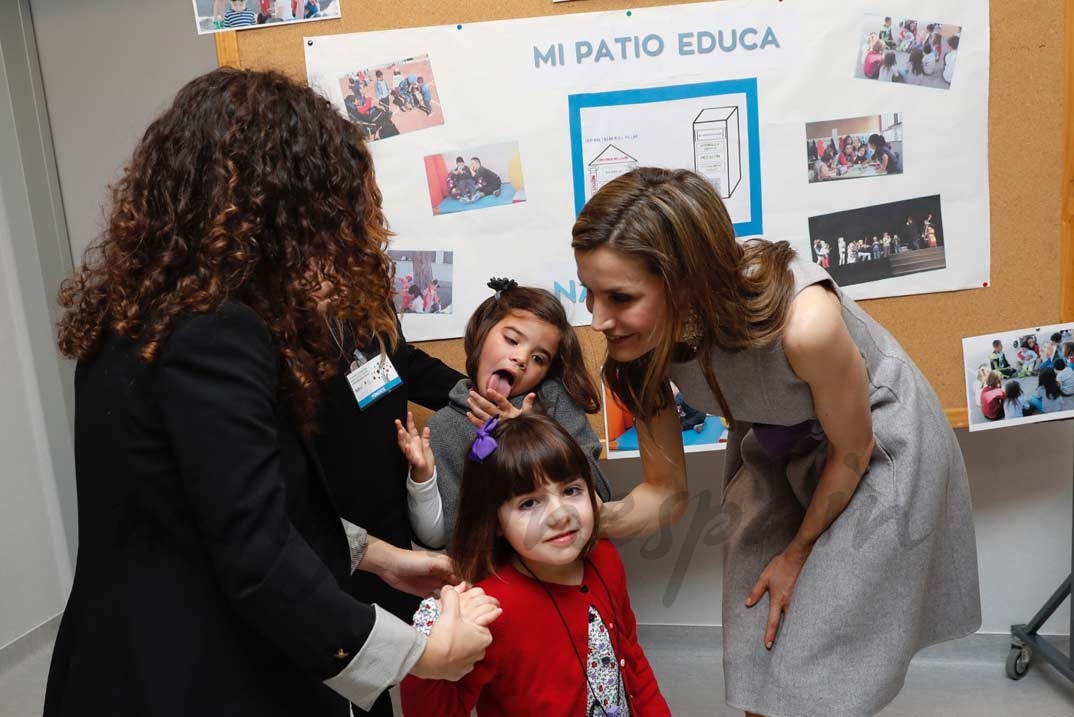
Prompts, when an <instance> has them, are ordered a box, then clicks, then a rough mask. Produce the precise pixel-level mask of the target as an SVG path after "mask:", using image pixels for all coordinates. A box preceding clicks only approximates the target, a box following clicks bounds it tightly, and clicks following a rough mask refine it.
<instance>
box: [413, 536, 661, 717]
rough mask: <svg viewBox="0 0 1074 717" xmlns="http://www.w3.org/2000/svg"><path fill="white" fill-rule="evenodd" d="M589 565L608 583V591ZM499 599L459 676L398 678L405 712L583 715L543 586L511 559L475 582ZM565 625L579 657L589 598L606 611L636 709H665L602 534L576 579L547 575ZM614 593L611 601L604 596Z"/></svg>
mask: <svg viewBox="0 0 1074 717" xmlns="http://www.w3.org/2000/svg"><path fill="white" fill-rule="evenodd" d="M594 567H595V568H596V570H597V571H598V572H599V573H600V577H602V578H604V582H605V583H607V585H608V591H605V589H604V586H603V585H602V584H601V581H600V578H598V577H597V575H596V573H595V572H594ZM478 585H479V586H480V587H482V588H483V589H484V590H485V592H486V593H488V594H489V595H492V596H494V597H496V598H497V599H499V601H500V606H501V607H503V614H502V615H501V616H500V617H499V619H497V620H496V622H494V623H493V624H492V626H491V627H490V630H491V631H492V645H490V646H489V648H488V650H487V651H486V652H485V659H484V660H482V661H481V662H480V663H479V664H478V665H477V666H476V667H475V668H474V670H473V672H471V673H470V674H468V675H467V676H466V677H464V678H463V679H461V680H459V681H458V682H447V681H444V680H424V679H421V678H418V677H407V678H406V679H405V680H403V683H402V685H401V688H400V689H401V693H402V698H403V714H404V715H406V717H433V716H434V715H435V717H469V715H470V714H471V710H473V708H474V707H475V706H476V707H477V714H478V715H479V717H549V715H555V716H556V717H584V715H585V713H586V682H585V680H584V679H583V677H582V675H583V668H582V666H581V665H580V664H578V656H577V655H576V654H575V652H574V650H573V649H571V645H570V643H569V642H568V636H567V631H566V630H565V629H564V626H563V622H562V621H561V620H560V618H559V616H558V615H557V614H556V609H555V607H554V606H553V605H552V601H551V600H549V599H548V594H547V593H545V591H544V590H543V589H542V588H541V586H540V585H539V584H537V583H536V582H535V581H534V580H533V579H532V578H531V577H529V576H528V575H523V574H522V573H520V572H519V571H518V570H516V569H515V568H514V567H512V566H510V565H505V566H503V567H501V568H500V570H499V573H498V574H496V575H493V576H490V577H488V578H486V579H484V580H482V581H481V582H479V583H478ZM546 585H547V586H548V588H549V590H551V591H552V594H553V595H554V596H555V599H556V604H558V605H559V609H560V611H561V612H562V613H563V617H564V618H565V619H566V621H567V624H568V625H569V626H570V629H571V635H570V639H571V640H573V641H574V644H575V646H576V647H577V649H578V654H580V655H582V657H583V658H584V657H585V656H586V655H587V654H588V651H589V622H588V614H589V606H590V605H592V606H593V607H595V608H596V609H597V612H599V613H600V616H601V617H602V618H603V619H604V621H605V625H607V627H608V630H609V632H610V634H611V638H612V647H613V648H614V649H615V652H616V655H617V656H618V657H619V658H620V663H621V664H622V662H623V661H625V663H626V664H625V665H624V666H622V667H621V668H620V669H621V670H622V674H623V682H624V685H625V688H626V690H627V694H628V695H629V696H630V709H631V715H633V717H668V716H669V715H670V714H671V710H669V709H668V705H667V702H665V701H664V697H663V695H661V694H660V688H659V686H658V685H657V684H656V677H655V676H654V675H653V670H652V668H651V667H650V666H649V661H648V660H647V659H646V658H645V653H644V652H642V649H641V645H639V644H638V634H637V623H636V622H635V619H634V611H633V610H631V608H630V597H629V595H628V594H627V585H626V574H625V573H624V572H623V563H622V561H621V560H620V559H619V552H618V551H617V550H616V549H615V546H614V545H612V544H611V542H609V541H607V540H601V541H599V542H598V543H597V545H596V547H595V548H594V550H593V552H592V553H591V554H590V556H589V560H588V561H587V563H586V567H585V573H584V575H583V577H582V584H581V585H555V584H550V583H546ZM608 592H610V593H611V602H609V600H608V597H609V596H608Z"/></svg>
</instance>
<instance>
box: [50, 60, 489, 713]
mask: <svg viewBox="0 0 1074 717" xmlns="http://www.w3.org/2000/svg"><path fill="white" fill-rule="evenodd" d="M380 200H381V197H380V193H379V191H378V190H377V187H376V184H375V182H374V176H373V166H372V159H371V157H370V155H369V152H368V150H367V148H366V146H365V144H364V142H363V141H362V139H361V137H360V136H359V134H358V132H357V130H356V129H355V128H354V127H353V126H352V125H351V124H350V123H348V122H347V121H346V120H344V119H343V118H342V117H340V116H339V115H338V114H336V113H335V111H334V110H333V109H332V108H331V106H330V105H329V104H328V103H327V101H325V100H324V99H323V98H321V97H319V96H317V95H316V94H315V93H314V92H313V91H311V90H310V89H308V88H305V87H301V86H299V85H297V84H295V83H293V82H291V81H290V80H288V79H287V78H285V77H283V76H282V75H279V74H275V73H256V72H243V71H237V70H227V69H222V70H217V71H215V72H211V73H209V74H207V75H204V76H202V77H199V78H197V79H195V80H193V81H192V82H190V83H189V84H188V85H187V86H186V87H184V88H183V89H182V90H181V91H180V92H179V94H178V96H177V97H176V99H175V101H174V103H173V105H172V106H171V107H170V108H169V109H168V110H166V111H165V112H164V113H163V114H162V115H161V116H160V117H159V118H158V119H157V120H156V121H154V122H153V123H152V124H151V125H150V127H149V129H148V130H147V131H146V134H145V136H144V137H143V138H142V140H141V142H140V143H139V145H138V147H137V148H136V149H135V152H134V156H133V158H132V160H131V162H130V164H129V165H128V166H127V167H126V169H125V171H124V174H123V177H122V179H121V180H120V181H119V183H118V184H117V185H116V187H115V188H114V190H113V204H114V206H113V208H112V210H111V215H110V218H109V221H108V224H107V227H106V229H105V231H104V234H103V237H102V238H101V239H100V240H99V242H98V243H97V244H96V245H95V247H94V248H93V249H92V250H91V252H90V253H89V254H88V255H87V258H86V260H85V262H84V263H83V265H82V267H81V268H80V269H79V270H78V272H77V273H76V274H75V275H74V276H73V277H71V278H70V279H69V280H68V281H67V282H65V284H64V287H63V289H62V291H61V295H60V303H61V305H62V306H63V307H64V309H65V313H64V315H63V318H62V319H61V321H60V326H59V345H60V348H61V349H62V351H63V352H64V353H65V354H66V355H68V356H70V357H72V358H75V359H77V360H78V367H77V369H76V373H75V391H76V408H75V424H76V425H75V441H76V467H77V481H78V499H79V541H80V547H79V555H78V562H77V566H76V572H75V580H74V586H73V589H72V592H71V596H70V599H69V601H68V605H67V609H66V611H65V614H64V617H63V622H62V624H61V627H60V632H59V636H58V638H57V641H56V646H55V649H54V652H53V659H52V666H51V670H50V673H49V682H48V689H47V694H46V699H45V710H44V713H45V715H46V716H48V717H53V716H58V715H73V714H84V713H87V712H88V713H91V714H102V715H148V714H153V715H210V714H228V715H257V716H258V717H265V716H266V715H281V716H282V715H295V714H310V715H339V716H340V717H342V716H343V715H346V714H347V711H348V707H347V700H346V699H344V697H346V698H348V699H350V700H351V701H352V702H354V703H355V704H357V705H359V706H362V707H368V706H369V705H370V704H372V702H373V700H374V699H375V698H376V697H377V695H378V694H379V693H380V692H381V691H382V690H384V689H385V688H386V687H387V686H389V685H391V684H393V683H395V682H396V681H398V680H399V679H401V678H402V677H403V676H404V675H405V674H407V673H408V672H411V673H413V674H417V675H419V676H421V675H424V676H433V677H437V676H439V677H444V676H447V677H449V678H452V679H457V678H458V677H460V676H461V675H462V674H464V673H466V672H467V671H469V669H471V667H472V666H473V663H474V662H475V661H476V660H478V659H480V657H481V655H482V654H483V651H484V648H485V646H486V645H487V644H488V642H489V640H490V639H491V638H490V636H489V633H488V630H487V624H488V623H489V622H490V621H491V620H492V619H494V618H495V617H496V615H497V614H498V609H497V608H496V606H495V603H494V601H492V600H491V599H489V598H487V597H484V596H482V595H481V594H480V593H479V592H473V591H469V592H466V593H463V594H462V595H461V596H460V593H458V592H456V590H455V589H453V588H450V587H445V589H444V590H443V600H444V603H445V604H446V605H449V606H450V609H451V612H452V620H450V621H449V624H448V625H446V626H445V628H444V629H443V630H442V631H441V632H440V633H439V634H437V633H436V632H435V631H434V632H433V633H432V634H431V635H430V636H429V638H428V640H426V638H424V637H422V636H420V635H419V634H418V633H417V632H416V631H414V630H413V629H412V628H411V627H410V626H409V625H407V624H405V623H404V622H402V621H400V620H399V619H398V618H395V617H394V616H391V615H390V614H388V613H387V612H385V611H384V610H382V609H380V608H374V607H373V606H370V605H365V604H362V603H360V602H358V601H357V600H355V599H354V598H352V597H351V596H350V595H348V594H347V592H346V591H345V590H344V589H343V588H342V587H341V584H346V581H347V579H348V577H349V575H350V573H351V571H352V570H353V569H354V568H355V567H360V568H361V569H364V570H373V571H379V572H380V573H381V574H382V576H385V577H386V579H388V580H389V581H390V582H392V584H394V585H395V586H396V587H404V588H407V589H411V590H413V591H415V592H426V593H427V592H428V591H429V590H430V589H431V588H432V587H433V584H431V583H432V581H433V580H436V578H437V577H438V576H441V575H442V574H443V573H445V572H446V571H445V570H444V569H443V567H444V566H443V564H440V563H437V562H435V559H434V558H427V559H424V560H423V559H422V558H418V559H417V562H416V564H414V565H410V566H402V567H400V565H399V564H398V562H392V561H391V559H390V558H389V557H386V556H389V555H390V551H391V550H397V549H395V548H390V546H386V544H382V543H379V542H377V541H375V540H372V539H369V540H368V541H367V539H366V536H365V535H364V533H363V531H362V530H361V529H360V528H357V527H356V526H353V525H347V524H343V523H342V522H341V521H340V520H339V519H338V518H337V517H336V515H335V511H334V508H333V505H332V501H331V499H330V497H329V494H328V490H327V487H326V484H325V479H324V476H323V474H322V471H321V468H320V466H319V464H318V463H317V461H316V460H315V459H314V458H313V455H314V452H313V450H312V449H311V447H310V445H309V442H308V439H309V434H310V426H311V425H312V424H313V422H314V421H315V420H316V411H317V407H318V403H319V400H320V398H321V386H322V384H323V382H324V381H325V380H326V378H328V377H329V376H331V375H332V373H333V372H334V370H335V363H336V362H335V358H334V351H333V341H332V337H331V333H330V329H329V326H328V324H329V322H328V321H326V318H327V319H329V320H330V321H332V322H333V323H335V322H337V321H338V322H342V323H345V324H346V325H347V326H348V327H349V329H350V330H351V331H352V332H353V333H354V335H355V336H357V337H359V338H361V337H367V338H369V337H373V336H376V337H379V340H380V342H381V349H382V350H390V349H391V348H394V346H393V345H394V343H395V342H396V340H397V334H396V322H395V316H394V312H393V309H392V297H391V289H392V287H391V275H392V266H391V263H390V260H389V259H388V257H387V256H386V254H385V252H384V245H385V241H386V239H387V235H388V232H387V229H386V224H385V220H384V216H383V215H382V213H381V209H380ZM389 548H390V550H389ZM386 562H388V563H390V564H385V563H386ZM430 578H431V579H430ZM441 579H442V578H441ZM460 602H461V604H462V606H463V608H465V609H464V610H463V611H460Z"/></svg>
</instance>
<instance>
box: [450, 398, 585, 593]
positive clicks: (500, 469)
mask: <svg viewBox="0 0 1074 717" xmlns="http://www.w3.org/2000/svg"><path fill="white" fill-rule="evenodd" d="M491 435H492V437H493V438H494V439H495V440H496V443H497V446H496V450H494V451H493V452H492V454H491V455H489V457H488V458H486V459H485V460H484V461H483V462H481V463H478V462H477V461H474V460H471V459H470V458H469V457H467V459H466V467H465V469H463V476H462V487H461V489H460V490H459V514H458V517H457V519H456V521H455V535H454V538H453V540H452V544H451V551H450V552H451V557H452V559H453V560H454V561H455V569H456V571H457V572H458V574H459V576H460V577H461V578H462V579H463V580H469V581H470V582H477V581H478V580H481V579H483V578H485V577H488V576H489V575H493V574H495V572H496V568H497V567H499V566H500V565H503V564H504V563H506V562H507V561H509V560H510V559H511V556H512V555H513V554H514V551H513V549H512V548H511V546H510V545H509V544H508V542H507V541H506V540H505V539H504V537H503V536H502V535H501V530H500V517H499V510H500V506H501V505H503V504H504V503H506V502H507V501H509V500H511V499H512V498H514V497H515V496H518V495H524V494H526V493H530V492H532V491H534V490H537V488H538V487H539V486H540V485H541V484H542V483H544V482H551V483H567V482H569V481H573V480H575V479H577V478H582V479H583V480H584V481H585V484H586V491H587V492H588V493H589V502H590V504H591V505H592V507H593V535H591V536H590V538H589V542H587V543H586V545H585V547H584V548H583V549H582V552H581V554H582V556H585V555H588V554H589V551H590V550H592V549H593V546H594V545H596V542H597V540H598V538H599V535H600V511H599V510H598V508H597V493H596V490H594V488H593V474H592V472H591V468H590V464H589V461H588V460H587V459H586V455H585V452H584V451H583V450H582V449H581V448H580V447H579V446H578V443H577V442H576V441H575V440H574V438H572V437H571V435H570V434H569V433H567V430H566V429H565V428H563V426H561V425H559V423H557V422H556V421H555V420H553V419H552V418H549V417H548V416H545V415H543V414H540V413H525V414H523V415H521V416H519V417H517V418H512V419H509V420H506V421H502V422H501V423H499V424H498V425H497V426H496V427H495V428H494V429H493V430H492V434H491Z"/></svg>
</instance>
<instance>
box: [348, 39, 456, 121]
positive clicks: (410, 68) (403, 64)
mask: <svg viewBox="0 0 1074 717" xmlns="http://www.w3.org/2000/svg"><path fill="white" fill-rule="evenodd" d="M339 87H340V89H341V90H342V91H343V106H344V108H345V109H346V111H347V117H348V118H349V119H350V120H351V122H354V123H355V124H357V125H358V126H360V127H361V128H362V129H364V130H365V132H366V137H367V138H368V139H369V140H370V141H374V140H378V139H387V138H388V137H394V136H396V135H399V134H406V133H407V132H414V131H415V130H419V129H427V128H429V127H436V126H437V125H442V124H444V113H443V110H442V109H441V107H440V95H438V94H437V92H436V80H435V79H434V78H433V63H432V62H431V61H430V60H429V56H428V55H419V56H418V57H408V58H406V59H403V60H398V61H396V62H389V63H387V64H384V65H374V66H371V67H364V68H361V69H358V70H355V71H354V72H351V73H349V74H347V75H345V76H343V77H340V78H339Z"/></svg>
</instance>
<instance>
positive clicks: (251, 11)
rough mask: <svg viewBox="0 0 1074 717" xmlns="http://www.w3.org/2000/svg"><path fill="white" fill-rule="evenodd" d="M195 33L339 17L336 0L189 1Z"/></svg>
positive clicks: (207, 33) (202, 33)
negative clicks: (192, 6)
mask: <svg viewBox="0 0 1074 717" xmlns="http://www.w3.org/2000/svg"><path fill="white" fill-rule="evenodd" d="M193 3H194V22H195V24H196V25H197V27H198V34H199V35H209V34H212V33H214V32H226V31H228V30H246V29H249V28H256V27H272V26H276V25H278V24H280V23H295V22H306V21H309V20H329V19H333V18H338V17H340V9H339V3H340V0H193Z"/></svg>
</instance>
